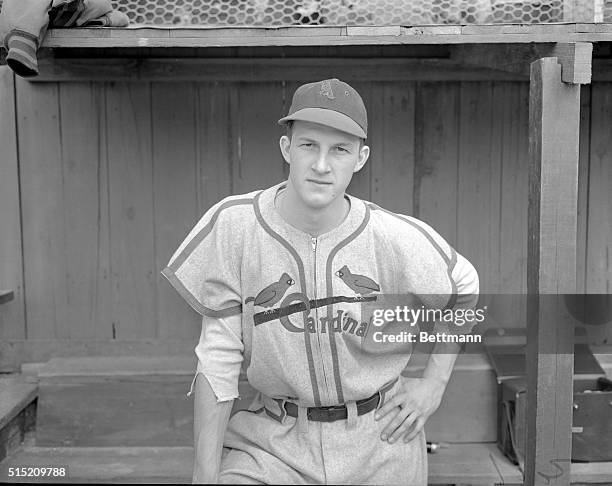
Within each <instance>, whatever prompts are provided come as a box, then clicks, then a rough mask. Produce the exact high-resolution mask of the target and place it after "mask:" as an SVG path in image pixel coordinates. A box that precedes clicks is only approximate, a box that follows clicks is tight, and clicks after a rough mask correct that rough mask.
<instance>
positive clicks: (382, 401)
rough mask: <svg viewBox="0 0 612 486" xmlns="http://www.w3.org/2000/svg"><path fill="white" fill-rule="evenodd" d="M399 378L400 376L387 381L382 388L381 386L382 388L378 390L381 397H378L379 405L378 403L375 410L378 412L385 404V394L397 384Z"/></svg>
mask: <svg viewBox="0 0 612 486" xmlns="http://www.w3.org/2000/svg"><path fill="white" fill-rule="evenodd" d="M398 380H399V376H398V377H397V378H395V379H394V380H392V381H390V382H389V383H387V384H386V385H384V386H383V387H382V388H380V390H378V396H379V399H378V405H376V410H375V412H378V410H379V409H380V407H382V406H383V405H384V404H385V396H386V395H387V392H388V391H389V390H391V388H393V387H394V386H395V384H396V383H397V381H398Z"/></svg>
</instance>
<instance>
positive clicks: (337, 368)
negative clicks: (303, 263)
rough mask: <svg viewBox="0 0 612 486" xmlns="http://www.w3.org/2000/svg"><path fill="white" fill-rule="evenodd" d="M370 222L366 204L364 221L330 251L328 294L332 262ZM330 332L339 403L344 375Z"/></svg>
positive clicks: (330, 306) (328, 293)
mask: <svg viewBox="0 0 612 486" xmlns="http://www.w3.org/2000/svg"><path fill="white" fill-rule="evenodd" d="M369 222H370V208H369V207H368V206H367V205H366V206H365V214H364V216H363V221H362V222H361V224H360V225H359V226H358V227H357V229H356V230H355V231H353V233H351V234H350V235H349V236H347V237H346V238H345V239H344V240H342V241H341V242H340V243H338V244H337V245H336V246H335V247H334V248H333V249H332V251H331V252H330V253H329V256H328V257H327V262H326V264H325V278H326V286H327V289H326V290H327V295H332V293H333V289H332V262H333V259H334V257H335V256H336V254H337V253H338V252H339V251H340V249H342V248H343V247H345V246H346V245H348V244H349V243H350V242H351V241H353V240H354V239H355V238H357V237H358V236H359V235H360V234H361V233H363V231H364V230H365V228H366V226H367V225H368V223H369ZM332 308H333V304H332V305H329V306H327V315H328V316H331V315H332ZM328 334H329V345H330V347H331V354H332V364H333V367H334V381H335V382H336V395H337V396H338V403H344V392H343V390H342V377H341V376H340V362H339V360H338V347H337V346H336V333H335V332H331V331H330V332H329V333H328Z"/></svg>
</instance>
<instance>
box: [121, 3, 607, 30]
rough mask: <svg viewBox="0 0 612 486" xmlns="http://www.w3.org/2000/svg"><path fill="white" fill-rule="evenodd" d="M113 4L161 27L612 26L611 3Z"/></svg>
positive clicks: (134, 19) (134, 17)
mask: <svg viewBox="0 0 612 486" xmlns="http://www.w3.org/2000/svg"><path fill="white" fill-rule="evenodd" d="M114 3H115V4H116V6H117V8H119V9H121V10H123V11H124V12H126V13H127V14H128V16H129V17H130V20H131V21H132V22H134V23H139V24H158V25H164V24H165V25H173V24H181V25H218V26H224V25H232V26H237V25H249V26H290V25H379V26H380V25H423V24H484V23H526V24H533V23H549V22H575V21H591V22H604V21H608V22H609V21H612V1H611V0H608V1H606V0H590V1H586V0H582V1H577V0H574V1H572V0H552V1H548V2H532V1H516V0H505V1H504V0H501V1H499V0H157V1H155V0H114ZM589 19H590V20H589Z"/></svg>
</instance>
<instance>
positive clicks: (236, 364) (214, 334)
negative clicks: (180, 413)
mask: <svg viewBox="0 0 612 486" xmlns="http://www.w3.org/2000/svg"><path fill="white" fill-rule="evenodd" d="M243 351H244V344H243V342H242V316H241V315H234V316H229V317H222V318H219V317H208V316H206V315H204V316H203V317H202V331H201V333H200V341H199V342H198V345H197V346H196V348H195V353H196V356H197V357H198V365H197V369H196V373H195V376H194V378H193V381H192V382H191V387H190V390H189V393H188V394H187V395H188V396H189V395H191V394H192V393H193V392H194V386H195V380H196V377H197V375H198V373H201V374H202V375H204V377H205V378H206V379H207V380H208V383H209V384H210V387H211V388H212V390H213V392H214V394H215V397H216V398H217V402H223V401H227V400H233V399H235V398H238V396H239V395H238V378H239V376H240V367H241V365H242V360H243Z"/></svg>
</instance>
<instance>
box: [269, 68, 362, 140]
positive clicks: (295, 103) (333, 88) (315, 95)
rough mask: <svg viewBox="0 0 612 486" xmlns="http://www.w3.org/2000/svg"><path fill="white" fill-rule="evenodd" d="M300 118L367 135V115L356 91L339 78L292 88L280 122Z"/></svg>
mask: <svg viewBox="0 0 612 486" xmlns="http://www.w3.org/2000/svg"><path fill="white" fill-rule="evenodd" d="M294 120H300V121H308V122H313V123H320V124H321V125H325V126H328V127H332V128H336V129H337V130H340V131H342V132H346V133H350V134H351V135H355V136H357V137H359V138H367V136H368V135H367V133H368V115H367V113H366V108H365V105H364V104H363V100H362V99H361V96H359V93H357V91H356V90H355V89H354V88H352V87H351V86H350V85H348V84H347V83H345V82H343V81H340V80H339V79H336V78H333V79H324V80H323V81H317V82H314V83H308V84H303V85H302V86H300V87H299V88H298V89H296V90H295V93H294V94H293V100H292V101H291V107H290V108H289V114H288V115H287V116H286V117H284V118H281V119H280V120H278V124H279V125H286V124H287V122H289V121H294Z"/></svg>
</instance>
